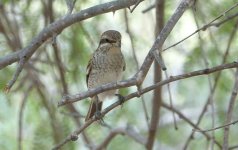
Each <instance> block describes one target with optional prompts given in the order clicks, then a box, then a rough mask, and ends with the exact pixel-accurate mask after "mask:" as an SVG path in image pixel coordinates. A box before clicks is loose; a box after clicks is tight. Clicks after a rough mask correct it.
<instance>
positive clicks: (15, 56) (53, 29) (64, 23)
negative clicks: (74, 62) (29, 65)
mask: <svg viewBox="0 0 238 150" xmlns="http://www.w3.org/2000/svg"><path fill="white" fill-rule="evenodd" d="M137 1H138V0H127V1H124V0H123V1H121V0H117V1H112V2H108V3H104V4H100V5H96V6H93V7H90V8H87V9H84V10H81V11H80V12H78V13H75V14H70V15H67V16H64V17H61V18H59V19H58V20H56V21H55V22H53V23H51V24H50V25H49V26H48V27H45V28H44V29H43V30H42V31H41V32H40V33H39V34H38V35H37V36H36V37H34V38H33V39H32V41H31V42H30V44H29V45H28V46H26V47H25V48H23V49H20V50H18V51H16V52H14V53H11V54H8V55H6V56H3V57H1V58H0V69H2V68H4V67H6V66H8V65H10V64H12V63H14V62H16V61H19V60H21V59H22V58H26V59H29V58H30V57H31V56H32V55H33V54H34V52H35V51H36V50H37V49H38V48H39V47H40V46H41V45H42V44H43V43H44V42H45V41H46V40H47V39H49V38H51V37H53V35H57V34H59V33H61V32H62V31H63V30H64V29H65V28H66V27H68V26H70V25H72V24H74V23H76V22H79V21H82V20H85V19H88V18H91V17H94V16H97V15H100V14H104V13H108V12H111V11H116V10H119V9H122V8H127V7H129V6H132V5H134V4H136V3H137Z"/></svg>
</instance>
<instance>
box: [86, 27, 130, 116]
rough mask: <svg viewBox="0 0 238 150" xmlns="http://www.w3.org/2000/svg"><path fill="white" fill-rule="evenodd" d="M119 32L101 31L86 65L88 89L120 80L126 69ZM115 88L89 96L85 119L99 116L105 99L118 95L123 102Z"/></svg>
mask: <svg viewBox="0 0 238 150" xmlns="http://www.w3.org/2000/svg"><path fill="white" fill-rule="evenodd" d="M121 39H122V36H121V34H120V32H118V31H116V30H107V31H105V32H103V33H102V35H101V37H100V42H99V46H98V48H97V49H96V50H95V51H94V53H93V54H92V57H91V59H90V60H89V62H88V65H87V72H86V82H87V87H88V89H92V88H97V87H100V86H101V85H103V84H106V83H111V82H116V81H119V80H121V78H122V73H123V71H125V69H126V63H125V59H124V56H123V54H122V51H121ZM116 92H117V90H109V91H105V92H103V93H99V94H97V95H95V96H93V97H91V103H90V107H89V110H88V113H87V116H86V117H85V121H87V120H89V119H91V118H93V116H95V117H96V119H100V118H101V109H102V104H103V101H104V100H105V99H108V98H110V97H113V96H114V95H116V96H118V97H119V100H121V102H123V96H121V95H120V94H116Z"/></svg>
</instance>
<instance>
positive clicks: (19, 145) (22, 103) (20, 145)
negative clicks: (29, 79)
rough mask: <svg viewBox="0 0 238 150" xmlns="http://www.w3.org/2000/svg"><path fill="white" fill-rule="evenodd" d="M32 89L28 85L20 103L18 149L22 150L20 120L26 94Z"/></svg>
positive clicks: (26, 97)
mask: <svg viewBox="0 0 238 150" xmlns="http://www.w3.org/2000/svg"><path fill="white" fill-rule="evenodd" d="M31 90H32V85H30V86H29V87H28V88H27V90H26V92H24V96H23V99H22V102H21V105H20V110H19V118H18V150H22V120H23V112H24V108H25V105H26V101H27V99H28V96H29V94H30V91H31Z"/></svg>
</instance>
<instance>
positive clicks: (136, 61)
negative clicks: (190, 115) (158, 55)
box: [124, 9, 149, 127]
mask: <svg viewBox="0 0 238 150" xmlns="http://www.w3.org/2000/svg"><path fill="white" fill-rule="evenodd" d="M124 17H125V23H126V32H127V33H128V35H129V38H130V42H131V48H132V55H133V58H134V61H135V64H136V70H137V71H138V70H139V61H138V59H137V57H136V51H135V44H134V40H133V35H132V33H131V30H130V27H129V21H128V16H127V11H126V9H124ZM141 102H142V106H143V110H144V115H145V120H146V123H147V126H148V127H149V115H148V111H147V107H146V104H145V99H144V96H143V95H142V96H141Z"/></svg>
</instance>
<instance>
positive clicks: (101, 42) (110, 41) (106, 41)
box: [100, 39, 115, 44]
mask: <svg viewBox="0 0 238 150" xmlns="http://www.w3.org/2000/svg"><path fill="white" fill-rule="evenodd" d="M103 43H115V42H114V41H112V40H109V39H101V41H100V44H103Z"/></svg>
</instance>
